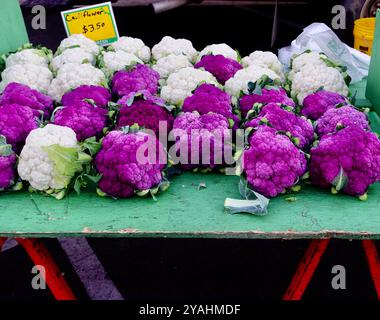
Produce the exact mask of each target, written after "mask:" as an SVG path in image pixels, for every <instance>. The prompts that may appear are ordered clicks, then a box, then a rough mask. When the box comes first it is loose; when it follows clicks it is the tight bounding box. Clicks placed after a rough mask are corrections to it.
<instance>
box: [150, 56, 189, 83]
mask: <svg viewBox="0 0 380 320" xmlns="http://www.w3.org/2000/svg"><path fill="white" fill-rule="evenodd" d="M186 67H191V63H190V62H189V59H188V58H187V57H186V56H185V55H183V54H180V55H176V54H169V55H168V56H166V57H163V58H161V59H159V60H158V61H157V62H156V64H154V65H153V66H152V68H153V70H155V71H157V72H158V73H159V74H160V76H161V78H167V77H169V76H170V75H171V74H172V73H174V72H176V71H178V70H179V69H182V68H186Z"/></svg>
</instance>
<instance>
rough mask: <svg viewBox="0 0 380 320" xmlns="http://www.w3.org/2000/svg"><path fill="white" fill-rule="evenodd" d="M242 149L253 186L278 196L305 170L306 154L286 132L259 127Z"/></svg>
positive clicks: (270, 194) (255, 188) (247, 174)
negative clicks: (247, 146) (243, 149)
mask: <svg viewBox="0 0 380 320" xmlns="http://www.w3.org/2000/svg"><path fill="white" fill-rule="evenodd" d="M250 145H251V146H250V147H249V148H248V149H246V150H245V151H244V153H243V168H244V171H245V173H246V176H247V181H248V183H249V184H250V185H251V186H252V188H253V190H255V191H257V192H259V193H261V194H262V195H264V196H266V197H276V196H277V195H278V194H281V193H282V192H285V191H286V189H287V188H290V187H292V186H294V185H295V184H296V183H297V181H298V180H299V178H300V177H301V176H302V175H303V174H304V173H305V172H306V169H307V167H306V164H307V163H306V158H305V156H304V154H303V153H302V152H301V151H300V150H299V149H298V148H297V147H296V146H295V145H294V144H293V143H292V142H291V141H290V139H289V138H288V137H287V136H285V135H281V134H278V133H276V131H275V130H273V129H272V128H269V127H260V128H258V130H257V131H256V132H255V133H254V134H253V135H252V137H251V138H250Z"/></svg>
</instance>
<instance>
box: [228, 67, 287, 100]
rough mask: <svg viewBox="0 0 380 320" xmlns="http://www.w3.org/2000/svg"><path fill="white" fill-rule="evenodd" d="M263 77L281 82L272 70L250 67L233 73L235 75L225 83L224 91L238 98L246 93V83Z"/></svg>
mask: <svg viewBox="0 0 380 320" xmlns="http://www.w3.org/2000/svg"><path fill="white" fill-rule="evenodd" d="M263 76H267V77H269V78H270V79H272V80H274V81H279V82H280V81H281V78H280V76H279V75H278V74H277V73H275V72H274V71H273V70H271V69H269V68H265V67H261V66H258V65H252V66H249V67H248V68H245V69H241V70H239V71H237V72H236V73H235V75H234V76H233V77H232V78H231V79H229V80H227V81H226V83H225V90H226V91H227V92H228V93H229V94H230V95H231V96H234V97H237V98H238V97H240V95H241V93H242V92H243V93H244V94H247V93H249V92H248V89H249V87H248V83H249V82H253V83H254V82H256V81H258V80H259V79H260V78H262V77H263Z"/></svg>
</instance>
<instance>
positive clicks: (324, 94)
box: [301, 90, 348, 120]
mask: <svg viewBox="0 0 380 320" xmlns="http://www.w3.org/2000/svg"><path fill="white" fill-rule="evenodd" d="M337 104H348V101H347V99H346V98H345V97H343V96H342V95H340V94H338V93H335V92H330V91H325V90H319V91H317V92H315V93H312V94H309V95H308V96H307V97H306V98H305V99H304V100H303V107H302V110H301V114H302V115H304V116H305V117H307V118H309V119H311V120H318V119H319V118H320V117H321V116H322V115H323V114H324V113H325V112H326V111H327V110H328V109H331V108H334V107H335V106H336V105H337Z"/></svg>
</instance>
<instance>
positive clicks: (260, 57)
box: [241, 50, 284, 79]
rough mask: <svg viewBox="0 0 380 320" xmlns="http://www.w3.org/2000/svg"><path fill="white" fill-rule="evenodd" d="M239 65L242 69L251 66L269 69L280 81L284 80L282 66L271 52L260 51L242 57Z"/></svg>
mask: <svg viewBox="0 0 380 320" xmlns="http://www.w3.org/2000/svg"><path fill="white" fill-rule="evenodd" d="M241 64H242V65H243V67H244V68H246V67H249V66H250V65H253V64H255V65H259V66H262V67H266V68H269V69H271V70H273V71H274V72H276V73H277V74H278V75H279V76H280V78H281V79H284V71H283V66H282V64H281V62H280V60H278V58H277V56H276V55H275V54H274V53H273V52H270V51H260V50H257V51H254V52H252V53H251V54H250V55H249V56H247V57H244V58H243V59H242V60H241Z"/></svg>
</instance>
